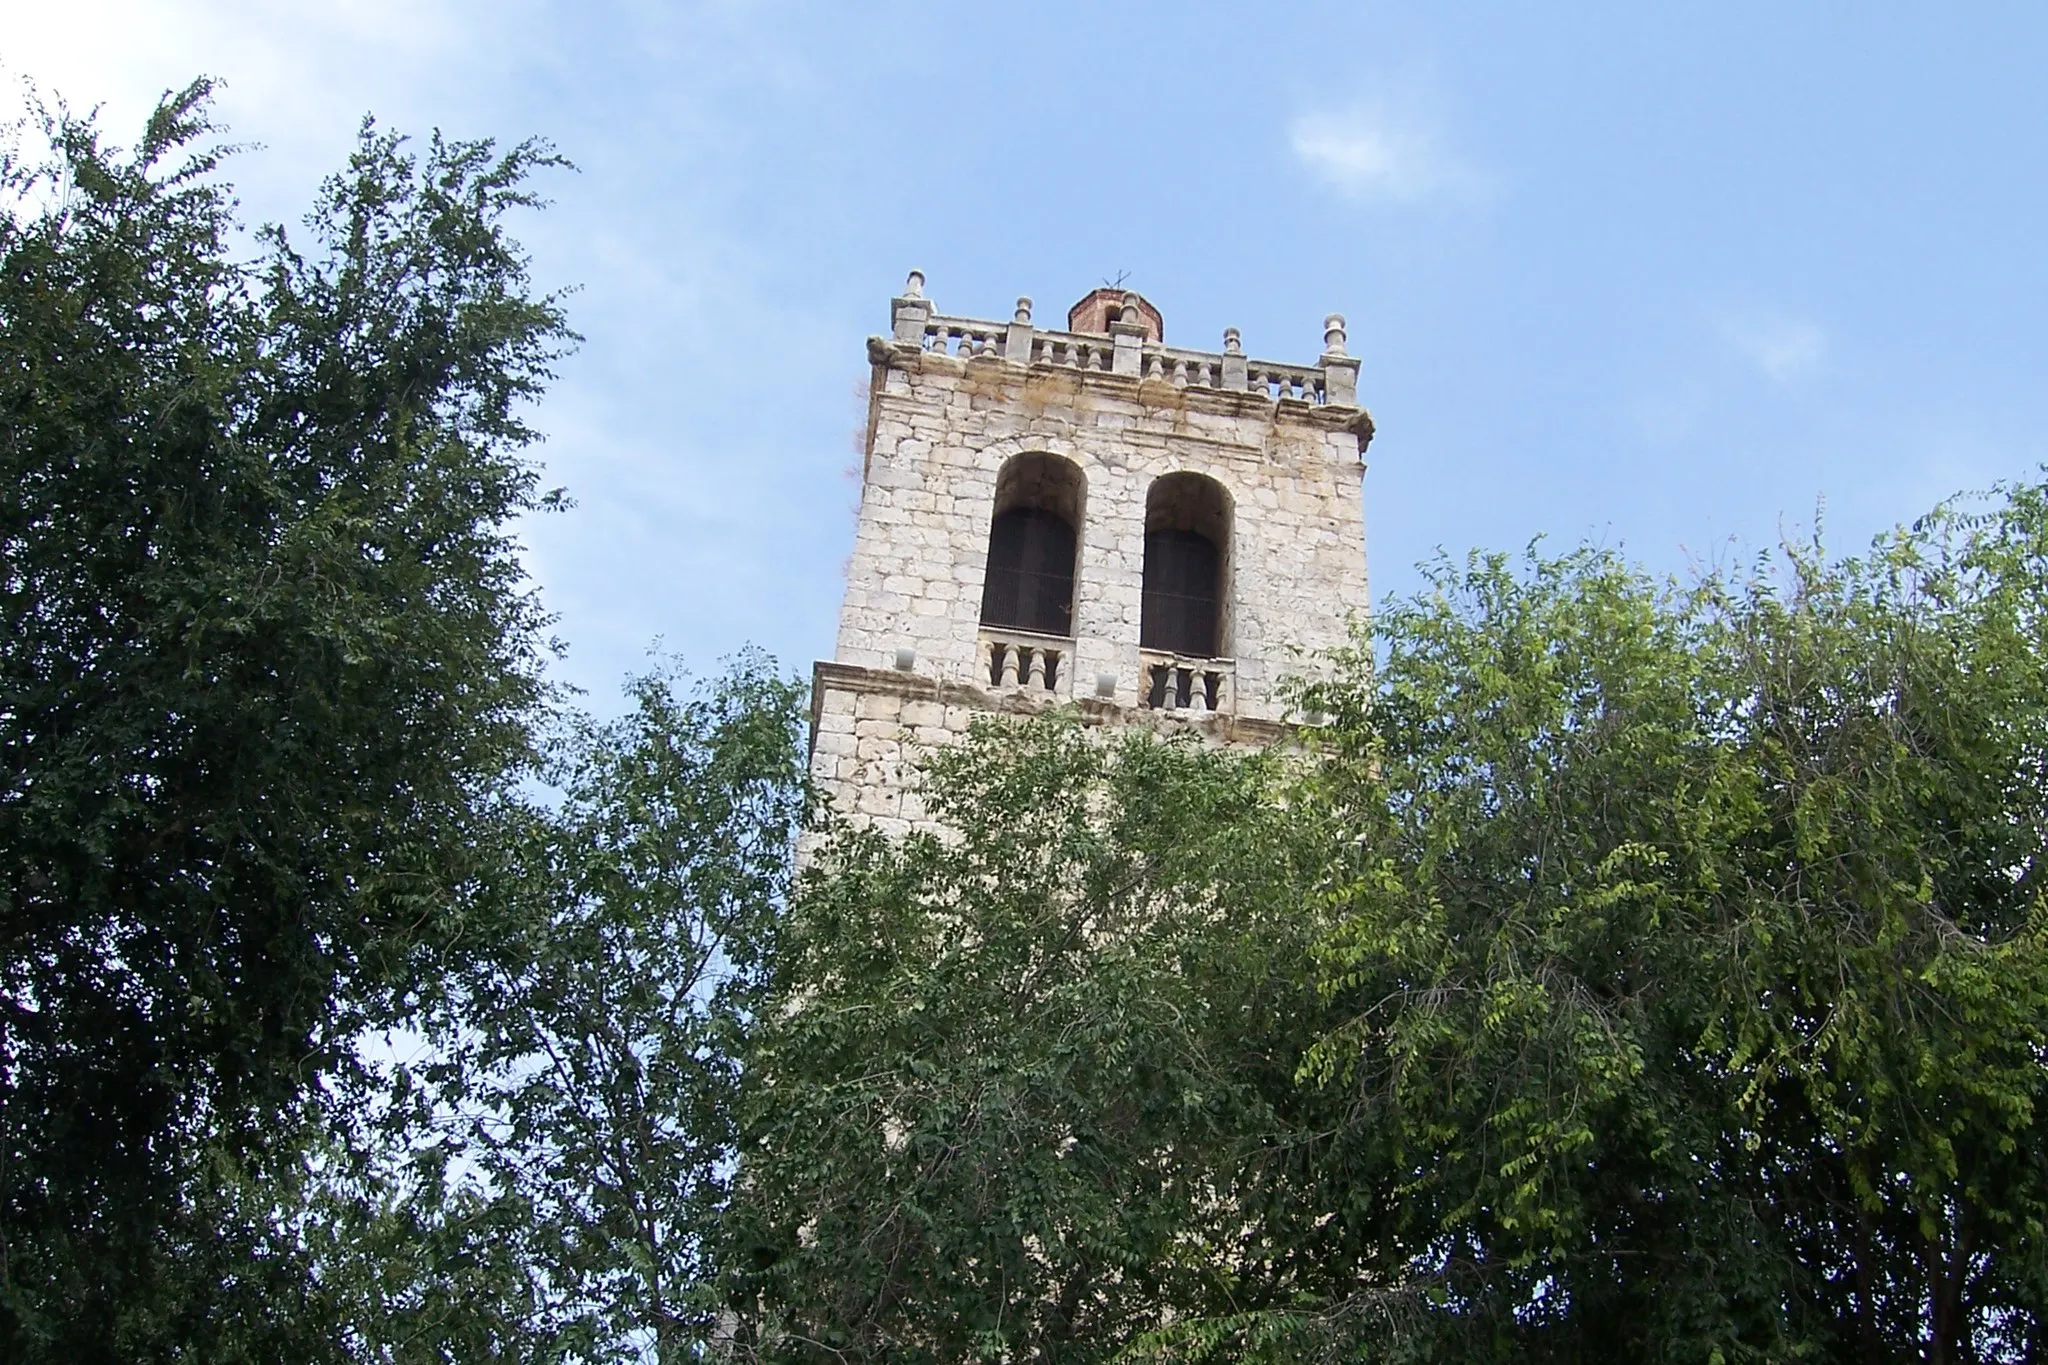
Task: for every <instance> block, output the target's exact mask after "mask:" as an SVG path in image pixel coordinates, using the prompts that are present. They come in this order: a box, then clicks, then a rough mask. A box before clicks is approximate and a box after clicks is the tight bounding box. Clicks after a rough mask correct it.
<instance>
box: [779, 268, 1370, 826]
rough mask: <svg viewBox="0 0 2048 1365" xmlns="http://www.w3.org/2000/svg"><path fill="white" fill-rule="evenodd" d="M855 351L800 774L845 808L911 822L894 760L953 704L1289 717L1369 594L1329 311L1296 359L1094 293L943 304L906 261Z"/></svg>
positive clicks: (953, 726)
mask: <svg viewBox="0 0 2048 1365" xmlns="http://www.w3.org/2000/svg"><path fill="white" fill-rule="evenodd" d="M891 322H892V327H891V331H890V334H889V335H888V336H885V337H870V338H869V339H868V360H869V362H870V363H871V364H872V365H873V367H874V374H873V379H872V381H871V384H870V387H869V397H868V421H867V442H866V459H865V463H864V465H863V468H862V471H861V503H860V520H859V526H858V530H857V531H856V534H855V538H854V548H853V558H852V561H851V563H850V566H849V569H848V573H847V583H846V599H845V604H844V606H843V607H842V608H841V611H840V617H839V639H838V643H837V647H836V648H835V650H834V657H833V658H832V660H831V661H830V662H821V663H819V664H818V665H817V666H816V669H815V671H814V673H813V690H812V703H811V705H812V709H813V717H812V718H813V722H814V723H813V726H812V735H813V746H814V747H813V751H812V760H811V768H812V776H813V777H814V778H815V779H816V780H817V781H818V783H819V785H820V787H821V789H822V790H824V791H825V792H826V793H828V794H829V795H830V796H831V797H832V799H833V801H834V803H835V804H836V805H837V807H838V808H839V809H840V810H842V811H847V812H851V813H854V814H856V815H857V816H859V817H860V818H863V819H865V820H868V821H870V822H871V823H873V824H875V825H876V826H878V827H880V828H883V829H884V830H887V831H890V832H896V833H900V832H902V831H904V830H907V829H909V828H911V827H913V826H915V825H917V824H919V823H921V822H922V821H923V820H924V818H925V817H924V811H923V808H922V806H921V804H920V802H919V800H918V797H917V795H916V793H915V791H913V790H909V789H908V788H909V786H910V784H909V782H908V781H907V776H908V774H907V770H908V769H909V767H910V766H911V765H912V764H913V763H914V762H915V760H916V757H917V755H918V754H919V752H921V751H922V750H924V749H927V748H929V747H930V746H932V745H936V744H943V743H946V742H948V741H950V740H951V739H953V738H955V737H956V736H958V735H960V734H962V733H964V732H965V730H966V729H967V726H968V723H969V721H970V719H971V717H972V715H973V713H974V712H976V711H1009V712H1022V713H1028V712H1031V711H1035V710H1038V709H1041V708H1044V707H1047V706H1056V705H1070V706H1073V707H1075V708H1077V709H1078V710H1079V711H1080V713H1081V714H1082V715H1083V716H1084V717H1085V718H1086V719H1087V720H1089V721H1090V722H1092V723H1096V724H1101V725H1131V724H1145V725H1154V726H1160V727H1171V726H1189V727H1195V728H1197V729H1198V730H1200V731H1201V732H1203V733H1204V734H1206V735H1207V736H1208V737H1210V738H1212V739H1213V740H1215V741H1217V742H1222V743H1264V742H1267V741H1269V740H1272V739H1275V738H1278V737H1280V736H1281V735H1283V734H1284V733H1286V731H1285V729H1284V726H1283V724H1282V722H1283V719H1284V705H1283V703H1282V702H1281V701H1280V699H1279V697H1278V695H1277V690H1278V684H1279V682H1280V680H1281V678H1283V677H1284V676H1286V675H1289V674H1301V673H1305V672H1309V671H1311V670H1313V669H1314V668H1315V656H1316V654H1317V652H1318V651H1321V650H1324V649H1328V648H1330V647H1332V646H1335V645H1339V644H1342V643H1344V642H1345V641H1346V640H1347V638H1348V634H1347V630H1348V623H1349V620H1350V618H1351V617H1352V616H1353V615H1355V614H1357V613H1361V612H1363V611H1364V610H1365V607H1366V572H1365V520H1364V505H1363V499H1362V488H1361V478H1362V475H1363V472H1364V462H1363V455H1364V451H1365V446H1366V443H1367V442H1368V441H1370V440H1371V439H1372V419H1371V418H1370V417H1369V416H1368V415H1367V414H1366V412H1365V410H1364V409H1363V408H1361V407H1360V406H1359V405H1358V362H1357V361H1356V360H1354V359H1352V358H1351V357H1349V356H1348V355H1346V354H1345V350H1344V341H1345V336H1344V319H1343V318H1342V317H1340V316H1337V315H1335V314H1332V315H1331V316H1330V317H1328V318H1326V319H1325V320H1324V324H1323V351H1322V355H1321V356H1320V357H1318V358H1317V360H1316V361H1315V363H1313V364H1310V365H1288V364H1279V363H1275V362H1271V361H1264V360H1253V359H1250V358H1249V357H1247V356H1246V355H1245V354H1244V351H1243V348H1242V347H1241V345H1240V344H1239V338H1238V333H1237V330H1236V329H1235V328H1230V329H1226V330H1225V332H1224V333H1223V348H1222V349H1221V350H1220V351H1199V350H1183V349H1181V348H1179V347H1173V346H1168V345H1167V344H1166V337H1165V321H1164V319H1163V318H1162V317H1161V316H1160V313H1159V310H1158V309H1156V308H1154V307H1153V306H1152V305H1151V304H1150V303H1149V302H1147V301H1146V300H1145V299H1143V298H1140V297H1139V296H1138V295H1136V294H1133V293H1127V292H1124V291H1122V290H1117V289H1098V290H1096V291H1094V292H1093V293H1091V294H1089V295H1088V296H1087V297H1086V298H1084V299H1082V300H1081V301H1080V302H1079V303H1077V304H1075V305H1074V307H1073V309H1072V310H1071V311H1070V312H1069V313H1068V314H1067V325H1066V330H1064V331H1044V330H1040V329H1039V328H1038V327H1037V325H1036V324H1035V323H1034V322H1033V321H1032V316H1031V300H1029V299H1019V300H1017V310H1016V315H1015V316H1014V317H1013V318H1011V319H1010V320H1009V321H1007V322H1000V321H996V322H984V321H976V320H974V319H970V318H964V317H949V316H946V315H943V314H941V313H939V312H938V310H937V309H936V308H935V307H934V306H933V304H932V302H931V300H930V299H928V298H926V297H925V295H924V276H923V275H922V274H920V273H918V272H916V271H912V272H911V275H910V278H909V281H908V282H907V283H906V284H905V286H904V290H903V295H902V297H900V298H897V299H895V300H893V302H892V304H891Z"/></svg>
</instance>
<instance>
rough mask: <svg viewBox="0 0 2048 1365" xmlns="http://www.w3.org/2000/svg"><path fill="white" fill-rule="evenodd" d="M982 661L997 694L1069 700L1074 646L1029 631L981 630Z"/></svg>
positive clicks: (1072, 686)
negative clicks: (1035, 695) (1018, 694)
mask: <svg viewBox="0 0 2048 1365" xmlns="http://www.w3.org/2000/svg"><path fill="white" fill-rule="evenodd" d="M980 638H981V661H982V664H983V665H984V670H983V672H984V676H985V677H987V679H988V685H989V686H990V687H991V688H993V689H995V690H996V691H999V692H1029V693H1034V694H1042V695H1049V696H1059V697H1064V696H1070V695H1071V694H1072V693H1073V690H1074V680H1073V678H1072V677H1071V676H1070V675H1071V673H1072V671H1073V668H1072V660H1073V657H1074V642H1073V641H1072V640H1070V639H1065V638H1062V637H1060V636H1057V635H1040V634H1038V633H1037V632H1036V631H1029V630H1001V629H997V628H994V627H990V626H983V627H982V628H981V637H980Z"/></svg>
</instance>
